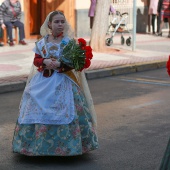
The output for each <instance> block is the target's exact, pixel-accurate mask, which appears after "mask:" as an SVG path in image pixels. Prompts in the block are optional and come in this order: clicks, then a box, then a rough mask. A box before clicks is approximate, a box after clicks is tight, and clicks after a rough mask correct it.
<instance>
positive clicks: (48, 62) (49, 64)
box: [43, 59, 55, 69]
mask: <svg viewBox="0 0 170 170" xmlns="http://www.w3.org/2000/svg"><path fill="white" fill-rule="evenodd" d="M43 63H44V64H45V65H46V67H45V68H47V69H53V68H54V66H55V65H54V63H53V61H52V60H51V59H44V61H43Z"/></svg>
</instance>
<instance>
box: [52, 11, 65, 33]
mask: <svg viewBox="0 0 170 170" xmlns="http://www.w3.org/2000/svg"><path fill="white" fill-rule="evenodd" d="M65 22H66V21H65V17H64V16H63V15H61V14H56V15H54V16H53V18H52V22H49V26H50V28H51V30H52V33H53V34H59V33H61V32H63V30H64V27H65Z"/></svg>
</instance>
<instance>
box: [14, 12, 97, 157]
mask: <svg viewBox="0 0 170 170" xmlns="http://www.w3.org/2000/svg"><path fill="white" fill-rule="evenodd" d="M40 33H41V35H42V38H41V39H40V40H39V41H37V42H36V47H35V48H34V52H35V58H34V63H33V64H34V65H33V66H32V71H31V73H30V75H29V78H28V82H27V85H26V87H25V90H24V92H23V96H22V100H21V103H20V108H19V117H18V119H17V123H16V127H15V130H14V137H13V143H12V145H13V152H15V153H20V154H24V155H29V156H74V155H81V154H83V153H86V152H88V151H91V150H94V149H97V148H98V139H97V135H96V117H95V111H94V105H93V101H92V98H91V95H90V91H89V88H88V84H87V81H86V78H85V75H84V72H83V71H82V72H76V71H74V69H72V68H70V67H68V66H66V65H65V64H63V63H61V62H59V59H60V56H61V55H62V49H63V47H64V46H65V45H67V43H68V42H69V40H70V39H71V38H73V34H72V31H71V28H70V26H69V24H68V22H67V21H66V18H65V16H64V14H63V13H61V12H59V11H53V12H51V13H50V14H49V15H48V16H47V18H46V20H45V22H44V24H43V25H42V26H41V30H40ZM35 66H36V70H37V68H38V71H35V68H34V67H35Z"/></svg>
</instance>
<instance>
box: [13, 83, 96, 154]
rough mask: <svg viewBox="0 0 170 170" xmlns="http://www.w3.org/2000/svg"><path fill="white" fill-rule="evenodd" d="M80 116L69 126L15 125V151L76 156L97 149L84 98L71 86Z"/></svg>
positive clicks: (74, 86) (79, 91) (73, 85)
mask: <svg viewBox="0 0 170 170" xmlns="http://www.w3.org/2000/svg"><path fill="white" fill-rule="evenodd" d="M72 88H73V89H72V90H73V94H74V105H75V108H76V112H77V115H76V116H75V118H74V120H73V121H72V122H71V123H70V124H67V125H46V124H22V125H21V124H18V123H17V124H16V127H15V131H14V138H13V151H14V152H17V153H20V154H24V155H29V156H73V155H81V154H83V153H86V152H88V151H90V150H94V149H97V148H98V139H97V136H96V132H95V130H94V128H93V127H92V119H91V115H90V113H89V110H88V107H87V103H86V101H85V98H84V95H83V94H82V92H81V90H80V89H79V87H77V86H76V85H75V84H74V83H73V84H72Z"/></svg>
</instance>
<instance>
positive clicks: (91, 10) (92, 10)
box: [88, 0, 97, 29]
mask: <svg viewBox="0 0 170 170" xmlns="http://www.w3.org/2000/svg"><path fill="white" fill-rule="evenodd" d="M96 3H97V0H91V4H90V8H89V13H88V16H89V17H90V28H91V29H92V27H93V22H94V15H95V10H96Z"/></svg>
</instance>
